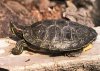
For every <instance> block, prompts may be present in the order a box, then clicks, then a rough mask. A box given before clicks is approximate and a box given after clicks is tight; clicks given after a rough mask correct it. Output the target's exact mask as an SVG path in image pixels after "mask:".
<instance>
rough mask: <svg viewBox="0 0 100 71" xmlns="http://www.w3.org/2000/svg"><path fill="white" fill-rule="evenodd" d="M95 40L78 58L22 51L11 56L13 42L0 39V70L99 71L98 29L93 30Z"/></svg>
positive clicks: (7, 39)
mask: <svg viewBox="0 0 100 71" xmlns="http://www.w3.org/2000/svg"><path fill="white" fill-rule="evenodd" d="M94 29H95V30H96V31H97V33H98V36H97V39H96V41H95V42H93V48H91V49H90V50H88V51H86V52H83V53H82V54H81V55H79V56H78V57H67V56H56V57H50V56H48V55H45V54H41V53H34V52H29V51H24V52H23V53H22V54H21V55H12V54H11V49H12V48H13V47H14V46H15V43H16V42H15V41H14V40H11V39H9V38H2V39H0V69H1V68H4V69H7V70H9V71H48V70H50V71H58V70H59V71H62V70H67V71H89V70H91V69H92V70H91V71H94V70H96V71H99V70H100V47H99V45H100V27H96V28H94Z"/></svg>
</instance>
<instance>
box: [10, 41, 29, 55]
mask: <svg viewBox="0 0 100 71" xmlns="http://www.w3.org/2000/svg"><path fill="white" fill-rule="evenodd" d="M27 47H28V46H27V44H26V43H25V40H19V41H18V42H17V43H16V46H15V48H13V49H12V51H11V53H12V54H14V55H19V54H21V53H22V52H23V50H24V49H25V48H27Z"/></svg>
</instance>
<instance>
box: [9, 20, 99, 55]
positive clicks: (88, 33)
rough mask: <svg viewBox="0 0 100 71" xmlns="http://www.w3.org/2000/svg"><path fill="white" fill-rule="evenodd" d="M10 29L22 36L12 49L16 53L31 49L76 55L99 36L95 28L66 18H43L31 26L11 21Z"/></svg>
mask: <svg viewBox="0 0 100 71" xmlns="http://www.w3.org/2000/svg"><path fill="white" fill-rule="evenodd" d="M10 29H11V31H12V32H13V33H14V34H15V35H16V36H17V37H18V38H20V40H18V42H17V43H16V46H15V47H14V48H13V49H12V51H11V52H12V54H14V55H19V54H21V53H22V52H23V50H24V49H30V50H32V51H40V52H47V53H50V54H61V53H66V54H69V55H70V54H71V53H72V54H71V55H72V56H74V54H77V53H78V54H79V52H80V51H83V49H84V48H85V47H86V46H88V45H89V44H92V42H93V41H94V40H95V39H96V37H97V32H96V31H95V30H94V29H93V28H91V27H88V26H85V25H81V24H79V23H77V22H73V21H70V20H65V19H56V20H53V19H52V20H43V21H38V22H35V23H33V24H31V25H29V26H23V25H16V24H15V23H13V22H10Z"/></svg>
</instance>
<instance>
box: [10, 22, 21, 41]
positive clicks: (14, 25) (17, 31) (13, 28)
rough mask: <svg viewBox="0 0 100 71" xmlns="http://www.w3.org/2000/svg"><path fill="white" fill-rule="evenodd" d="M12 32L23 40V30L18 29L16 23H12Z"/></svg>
mask: <svg viewBox="0 0 100 71" xmlns="http://www.w3.org/2000/svg"><path fill="white" fill-rule="evenodd" d="M10 30H11V32H12V33H13V34H14V35H16V36H17V37H18V38H20V39H23V33H22V31H23V29H22V28H20V27H18V26H17V25H16V24H15V23H13V22H12V21H11V22H10Z"/></svg>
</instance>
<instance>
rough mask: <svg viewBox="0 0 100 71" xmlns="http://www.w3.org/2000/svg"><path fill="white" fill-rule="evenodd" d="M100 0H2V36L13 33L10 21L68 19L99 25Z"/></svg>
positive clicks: (0, 7) (0, 11)
mask: <svg viewBox="0 0 100 71" xmlns="http://www.w3.org/2000/svg"><path fill="white" fill-rule="evenodd" d="M99 3H100V0H0V38H3V37H9V36H11V35H12V33H11V31H10V28H9V23H10V22H11V21H13V22H14V24H20V25H31V24H33V23H35V22H37V21H42V20H46V19H61V18H63V19H66V20H71V21H74V22H78V23H79V24H82V25H86V26H89V27H94V26H99V25H100V24H99V21H100V20H99V19H100V18H99V16H100V9H99V8H100V7H99V6H100V5H99Z"/></svg>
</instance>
